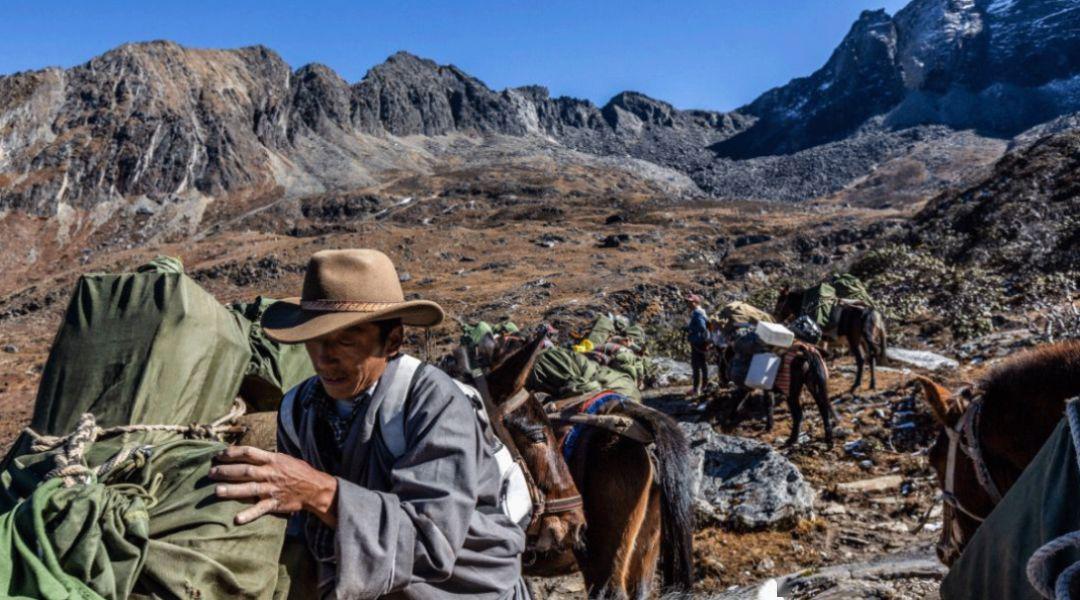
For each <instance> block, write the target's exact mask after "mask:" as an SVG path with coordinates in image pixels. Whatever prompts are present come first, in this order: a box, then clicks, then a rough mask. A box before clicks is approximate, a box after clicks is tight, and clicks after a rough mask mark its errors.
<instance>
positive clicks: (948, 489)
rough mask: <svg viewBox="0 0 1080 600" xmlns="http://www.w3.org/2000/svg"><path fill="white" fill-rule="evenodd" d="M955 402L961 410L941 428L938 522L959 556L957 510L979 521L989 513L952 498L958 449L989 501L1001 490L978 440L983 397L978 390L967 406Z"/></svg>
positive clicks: (950, 547) (998, 497)
mask: <svg viewBox="0 0 1080 600" xmlns="http://www.w3.org/2000/svg"><path fill="white" fill-rule="evenodd" d="M958 403H960V404H961V407H962V408H963V410H964V412H963V414H962V415H961V417H960V420H959V421H957V422H956V425H954V426H953V427H948V426H946V427H945V435H946V436H947V437H948V438H949V453H948V457H947V458H946V462H945V482H944V489H943V491H942V499H943V500H944V503H945V510H944V512H943V514H942V521H943V525H944V526H945V528H946V530H947V531H948V532H949V538H948V546H946V548H947V549H948V550H951V551H953V552H954V553H955V554H957V555H959V553H960V550H961V548H962V547H963V545H964V543H965V542H966V540H965V539H964V535H963V532H962V531H961V529H960V523H959V521H958V519H957V515H956V513H957V512H959V513H961V514H963V515H964V516H966V517H967V518H969V519H971V520H973V521H975V522H976V523H979V524H982V522H983V521H985V520H986V517H987V516H989V515H983V516H980V515H978V514H976V513H975V512H973V511H972V510H970V509H968V508H967V507H965V506H964V505H963V503H962V502H960V499H959V498H957V497H956V493H955V486H956V459H957V456H958V452H957V451H958V450H959V451H960V452H963V453H964V455H965V456H967V457H968V459H969V460H970V461H971V464H972V466H973V468H974V470H975V479H976V480H977V481H978V482H979V486H980V487H982V489H983V491H985V492H986V494H987V496H989V497H990V501H991V503H992V504H993V505H994V506H997V504H998V503H999V502H1001V498H1002V496H1001V491H1000V490H999V489H998V486H997V484H995V483H994V479H993V477H992V476H991V475H990V469H989V468H988V467H987V465H986V460H985V458H984V457H983V452H982V444H981V442H980V440H979V422H980V417H981V416H982V409H983V396H982V394H981V393H978V394H975V395H974V397H973V398H972V399H971V401H970V402H969V403H968V404H967V406H963V405H962V401H961V400H958Z"/></svg>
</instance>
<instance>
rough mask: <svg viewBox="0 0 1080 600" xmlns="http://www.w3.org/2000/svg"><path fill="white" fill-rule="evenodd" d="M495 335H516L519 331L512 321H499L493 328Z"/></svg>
mask: <svg viewBox="0 0 1080 600" xmlns="http://www.w3.org/2000/svg"><path fill="white" fill-rule="evenodd" d="M494 330H495V333H496V334H497V335H507V334H518V333H521V329H518V326H517V324H516V323H514V322H513V321H501V322H500V323H499V324H498V325H496V326H495V327H494Z"/></svg>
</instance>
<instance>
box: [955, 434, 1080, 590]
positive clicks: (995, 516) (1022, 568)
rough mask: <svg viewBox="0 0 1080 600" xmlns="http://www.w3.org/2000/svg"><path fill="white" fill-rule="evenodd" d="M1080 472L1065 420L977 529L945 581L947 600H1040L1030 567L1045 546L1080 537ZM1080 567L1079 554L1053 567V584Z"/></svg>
mask: <svg viewBox="0 0 1080 600" xmlns="http://www.w3.org/2000/svg"><path fill="white" fill-rule="evenodd" d="M1078 505H1080V471H1078V470H1077V459H1076V449H1075V448H1074V447H1073V443H1072V440H1071V439H1070V433H1069V426H1068V424H1067V421H1066V420H1062V422H1061V424H1059V425H1058V427H1057V429H1055V430H1054V433H1053V434H1052V435H1051V436H1050V439H1049V440H1047V442H1046V443H1045V444H1043V447H1042V449H1041V450H1039V453H1038V454H1037V455H1035V458H1034V459H1033V460H1032V461H1031V464H1029V465H1028V466H1027V468H1026V469H1024V472H1023V474H1021V475H1020V478H1019V479H1017V480H1016V483H1015V484H1013V486H1012V487H1011V488H1009V491H1008V492H1007V493H1006V494H1005V497H1004V498H1003V499H1002V500H1001V502H1000V503H999V504H998V505H997V506H996V507H995V508H994V511H993V512H991V513H990V516H989V517H987V519H986V520H985V521H983V523H982V525H979V529H978V530H976V532H975V535H974V536H972V538H971V541H970V542H969V543H968V545H967V547H966V548H965V549H964V553H963V554H961V555H960V559H959V560H957V561H956V562H955V563H954V564H953V566H952V568H951V569H949V574H948V575H947V576H946V577H945V580H944V581H942V582H941V597H942V598H943V600H960V599H961V598H965V599H966V598H995V599H1000V600H1042V598H1043V596H1042V595H1041V594H1039V593H1038V592H1037V591H1036V590H1035V588H1034V587H1032V585H1031V584H1030V583H1029V582H1028V578H1027V575H1026V570H1027V563H1028V560H1029V559H1030V558H1031V556H1032V555H1033V554H1034V553H1035V551H1036V550H1038V549H1039V548H1040V547H1041V546H1042V545H1043V544H1045V543H1047V542H1049V541H1050V540H1053V539H1055V538H1057V537H1058V536H1061V535H1065V534H1066V533H1070V532H1073V531H1080V510H1077V509H1076V507H1077V506H1078ZM1076 562H1080V548H1077V547H1076V546H1075V545H1073V546H1070V547H1068V548H1065V549H1063V550H1062V551H1061V552H1060V553H1058V554H1057V555H1056V556H1054V557H1053V560H1051V561H1049V563H1048V564H1047V567H1049V574H1050V577H1049V583H1050V585H1051V587H1052V586H1053V581H1054V579H1055V578H1056V577H1057V576H1058V574H1060V573H1061V572H1062V571H1063V570H1065V568H1067V567H1068V566H1069V565H1072V564H1074V563H1076Z"/></svg>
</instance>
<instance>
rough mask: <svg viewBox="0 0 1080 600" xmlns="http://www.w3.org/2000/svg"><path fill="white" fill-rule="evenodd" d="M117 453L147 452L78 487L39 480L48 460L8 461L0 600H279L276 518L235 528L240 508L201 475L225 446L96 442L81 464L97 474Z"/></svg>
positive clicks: (46, 455) (145, 439) (279, 527)
mask: <svg viewBox="0 0 1080 600" xmlns="http://www.w3.org/2000/svg"><path fill="white" fill-rule="evenodd" d="M170 437H171V440H170V439H169V438H170ZM125 444H135V445H138V446H144V445H149V450H148V451H147V452H144V453H135V454H134V456H133V458H132V459H129V460H128V461H125V462H121V463H119V464H118V465H117V466H116V467H115V468H114V469H113V470H111V471H110V472H106V473H102V476H101V478H100V480H97V481H91V482H90V483H86V484H84V483H76V484H75V485H73V486H71V487H64V486H63V484H62V481H61V479H59V478H52V479H46V474H47V473H48V472H49V471H50V470H51V469H53V468H54V467H55V466H56V461H55V460H54V458H55V456H56V452H57V451H49V452H41V453H36V454H27V455H24V456H21V457H19V458H16V459H14V461H13V462H12V464H11V465H10V466H9V468H8V469H7V470H6V471H5V472H4V473H3V474H2V475H0V483H2V488H0V511H2V514H0V596H2V597H4V598H20V599H21V598H25V599H30V598H44V599H48V600H53V599H55V600H60V599H65V600H66V599H69V598H81V599H87V600H97V599H109V600H112V599H118V600H120V599H124V598H129V597H130V598H258V599H270V598H274V597H275V594H279V595H280V594H284V593H285V591H286V590H287V579H286V578H284V577H282V575H281V569H280V568H279V566H278V554H279V551H280V548H281V545H282V542H283V540H284V535H285V520H284V519H281V518H278V517H263V518H261V519H258V520H256V521H254V522H252V523H249V524H247V525H243V526H239V525H235V524H234V523H233V519H234V518H235V516H236V514H237V513H238V512H240V511H241V510H243V509H244V508H245V506H246V505H245V504H243V503H240V502H236V501H225V500H219V499H217V498H216V497H215V496H214V493H213V490H214V486H213V485H212V484H211V482H210V481H209V480H208V479H207V471H208V470H209V468H210V464H211V457H212V455H213V454H214V453H216V452H218V451H219V450H221V448H223V447H224V446H223V444H220V443H217V442H211V441H196V440H183V439H176V435H175V434H161V433H152V434H147V433H140V434H128V435H124V436H118V437H114V438H110V439H106V440H101V441H98V442H96V443H94V444H93V445H92V446H91V447H90V448H89V450H88V451H87V453H86V457H85V458H86V463H87V464H88V465H89V466H90V467H96V466H99V465H101V464H102V463H104V462H106V461H107V460H108V459H109V458H110V457H112V456H113V455H115V454H116V453H117V452H118V451H119V450H120V449H121V447H122V446H124V445H125ZM95 479H96V478H95ZM279 581H280V583H279Z"/></svg>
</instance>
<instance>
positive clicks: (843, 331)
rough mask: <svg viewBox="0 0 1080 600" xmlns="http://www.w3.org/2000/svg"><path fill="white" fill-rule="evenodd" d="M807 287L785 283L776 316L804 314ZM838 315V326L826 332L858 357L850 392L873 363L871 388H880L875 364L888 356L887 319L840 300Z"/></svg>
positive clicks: (876, 311) (780, 318) (825, 332)
mask: <svg viewBox="0 0 1080 600" xmlns="http://www.w3.org/2000/svg"><path fill="white" fill-rule="evenodd" d="M805 294H806V290H805V289H796V290H793V289H791V288H789V287H788V286H784V287H783V288H782V289H781V290H780V296H779V298H777V300H776V307H775V308H774V309H773V313H772V314H773V315H774V316H775V317H776V319H777V320H778V321H780V322H781V323H783V322H785V321H787V320H788V319H790V318H793V317H797V316H799V315H800V314H801V313H802V306H803V296H804V295H805ZM838 310H839V311H840V312H839V315H838V316H837V318H836V329H835V330H830V331H824V332H823V334H824V336H825V337H827V338H829V339H833V340H838V339H844V340H845V341H846V342H847V345H848V348H850V349H851V355H852V356H853V357H855V369H856V371H855V383H853V384H852V386H851V391H852V392H855V391H856V390H858V389H859V387H860V386H861V385H862V377H863V365H864V364H866V363H869V364H870V389H872V390H876V389H877V376H876V374H875V373H874V367H875V366H876V365H877V363H878V361H880V360H883V359H884V358H885V347H886V338H887V335H886V332H885V320H884V318H883V317H882V316H881V313H880V312H879V311H878V310H876V309H874V308H872V307H869V306H865V305H862V304H859V303H854V302H846V301H843V300H840V301H839V304H838Z"/></svg>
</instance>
